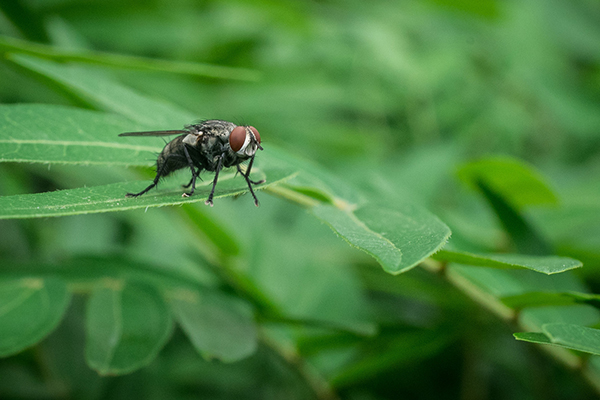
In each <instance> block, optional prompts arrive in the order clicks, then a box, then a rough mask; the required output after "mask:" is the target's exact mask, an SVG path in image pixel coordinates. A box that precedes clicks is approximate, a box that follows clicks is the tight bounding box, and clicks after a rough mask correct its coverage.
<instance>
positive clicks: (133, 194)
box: [125, 163, 166, 197]
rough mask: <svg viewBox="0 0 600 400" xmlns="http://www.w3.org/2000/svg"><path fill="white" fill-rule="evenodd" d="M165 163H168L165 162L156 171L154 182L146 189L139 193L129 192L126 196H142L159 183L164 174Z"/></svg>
mask: <svg viewBox="0 0 600 400" xmlns="http://www.w3.org/2000/svg"><path fill="white" fill-rule="evenodd" d="M164 165H166V163H165V164H163V166H162V167H161V169H160V170H159V171H156V177H155V178H154V181H152V184H150V186H148V187H147V188H146V189H144V190H142V191H141V192H139V193H127V194H126V195H125V197H138V196H141V195H143V194H144V193H146V192H147V191H148V190H150V189H152V188H153V187H155V186H156V185H158V181H159V180H160V177H161V176H162V172H163V170H164V169H165V168H164Z"/></svg>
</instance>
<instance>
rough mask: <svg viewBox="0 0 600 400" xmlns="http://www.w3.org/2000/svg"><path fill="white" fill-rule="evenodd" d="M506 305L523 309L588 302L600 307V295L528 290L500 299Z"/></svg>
mask: <svg viewBox="0 0 600 400" xmlns="http://www.w3.org/2000/svg"><path fill="white" fill-rule="evenodd" d="M500 300H501V301H502V303H504V304H505V305H506V306H508V307H511V308H515V309H522V308H525V307H547V306H566V305H571V304H588V305H591V306H592V307H596V308H600V295H597V294H589V293H578V292H528V293H523V294H519V295H514V296H506V297H502V298H501V299H500Z"/></svg>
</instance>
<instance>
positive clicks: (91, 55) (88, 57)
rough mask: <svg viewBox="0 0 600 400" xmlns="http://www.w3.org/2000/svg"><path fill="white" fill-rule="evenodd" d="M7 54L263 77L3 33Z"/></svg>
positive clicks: (0, 42) (1, 44)
mask: <svg viewBox="0 0 600 400" xmlns="http://www.w3.org/2000/svg"><path fill="white" fill-rule="evenodd" d="M5 53H23V54H29V55H34V56H37V57H41V58H46V59H50V60H55V61H62V62H64V61H74V62H80V63H88V64H96V65H105V66H110V67H117V68H128V69H137V70H148V71H161V72H169V73H175V74H184V75H192V76H202V77H209V78H221V79H236V80H251V81H254V80H258V79H259V77H260V75H259V73H258V72H257V71H254V70H250V69H246V68H234V67H225V66H219V65H213V64H205V63H191V62H182V61H170V60H160V59H152V58H145V57H135V56H130V55H123V54H114V53H105V52H99V51H72V50H65V49H61V48H57V47H52V46H46V45H42V44H39V43H34V42H27V41H24V40H19V39H15V38H12V37H8V36H3V35H2V36H0V54H5Z"/></svg>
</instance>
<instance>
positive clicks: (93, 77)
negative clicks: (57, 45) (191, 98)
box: [10, 55, 199, 130]
mask: <svg viewBox="0 0 600 400" xmlns="http://www.w3.org/2000/svg"><path fill="white" fill-rule="evenodd" d="M10 60H11V61H13V62H14V63H16V64H18V65H19V66H21V67H23V68H27V69H28V70H30V71H32V72H34V73H36V74H39V75H41V76H42V77H44V78H46V79H50V80H51V81H52V82H53V83H54V84H58V85H59V86H60V87H62V88H63V89H64V90H65V91H66V92H67V93H69V94H70V95H74V96H76V97H78V98H80V99H81V100H82V101H84V102H85V103H87V104H92V105H93V106H95V107H97V108H101V109H103V110H105V111H111V112H114V113H116V114H121V115H123V116H125V117H127V118H129V119H131V120H133V121H136V122H138V123H139V124H140V125H141V126H143V127H145V128H144V129H143V130H159V129H179V128H183V125H185V124H189V123H191V122H192V121H194V120H196V119H198V118H199V116H198V115H193V114H191V113H189V112H187V111H185V110H182V109H181V108H179V107H177V106H174V105H172V104H170V103H168V102H164V101H160V100H156V99H151V98H147V97H145V96H143V95H141V94H140V93H137V92H136V91H134V90H132V89H130V88H128V87H126V86H123V85H121V84H120V83H118V82H116V81H114V80H113V79H111V77H110V75H107V74H105V73H103V72H101V71H98V70H94V69H91V68H84V67H79V66H75V65H65V64H58V63H55V62H51V61H47V60H42V59H39V58H36V57H31V56H24V55H12V56H11V57H10Z"/></svg>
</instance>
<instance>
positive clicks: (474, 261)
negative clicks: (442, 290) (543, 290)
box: [433, 250, 583, 275]
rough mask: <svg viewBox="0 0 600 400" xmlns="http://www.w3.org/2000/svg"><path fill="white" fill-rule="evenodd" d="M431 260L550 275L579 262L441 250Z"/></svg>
mask: <svg viewBox="0 0 600 400" xmlns="http://www.w3.org/2000/svg"><path fill="white" fill-rule="evenodd" d="M433 258H435V259H436V260H440V261H447V262H455V263H459V264H467V265H475V266H480V267H491V268H525V269H530V270H533V271H537V272H541V273H543V274H547V275H551V274H557V273H560V272H564V271H568V270H571V269H575V268H580V267H581V266H582V265H583V264H582V263H581V261H579V260H575V259H573V258H569V257H559V256H530V255H525V254H473V253H468V252H461V251H452V250H441V251H440V252H438V253H436V254H434V256H433Z"/></svg>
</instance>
